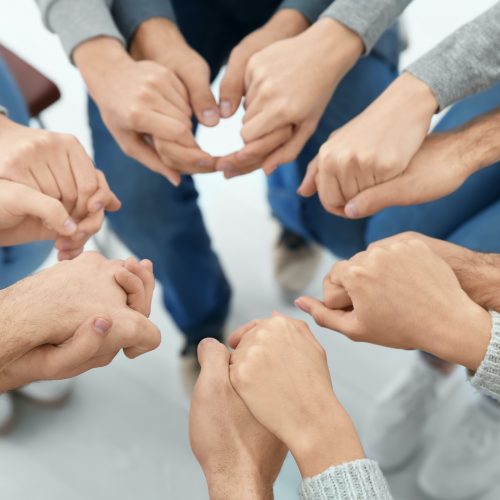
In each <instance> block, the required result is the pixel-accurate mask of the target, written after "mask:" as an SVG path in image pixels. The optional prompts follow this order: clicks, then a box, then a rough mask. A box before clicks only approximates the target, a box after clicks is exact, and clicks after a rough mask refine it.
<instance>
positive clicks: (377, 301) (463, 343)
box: [296, 239, 491, 371]
mask: <svg viewBox="0 0 500 500" xmlns="http://www.w3.org/2000/svg"><path fill="white" fill-rule="evenodd" d="M296 304H297V306H298V307H299V308H300V309H302V310H303V311H305V312H307V313H309V314H311V315H312V316H313V318H314V319H315V321H316V322H317V323H318V324H319V325H320V326H324V327H326V328H329V329H331V330H336V331H339V332H341V333H343V334H345V335H346V336H347V337H349V338H350V339H352V340H355V341H358V342H369V343H373V344H379V345H382V346H386V347H392V348H397V349H419V350H421V351H424V352H428V353H430V354H433V355H435V356H436V357H438V358H440V359H442V360H445V361H448V362H450V363H456V364H460V365H462V366H465V367H466V368H468V369H469V370H472V371H476V370H477V368H478V367H479V365H480V364H481V362H482V360H483V359H484V356H485V353H486V350H487V348H488V345H489V342H490V339H491V317H490V315H489V313H488V312H487V311H486V310H485V309H484V308H482V307H481V306H479V305H478V304H476V303H475V302H474V301H473V300H472V299H471V298H470V297H469V296H468V295H467V293H466V292H465V291H464V289H463V288H462V286H461V284H460V282H459V280H458V278H457V276H456V275H455V273H454V272H453V269H452V268H451V267H450V266H449V265H448V264H447V263H446V262H445V261H444V260H443V259H442V258H441V257H439V256H438V255H437V254H436V253H435V252H434V251H433V250H431V248H430V247H429V246H428V245H427V244H426V243H424V242H423V241H421V240H418V239H409V240H406V241H397V242H393V243H386V244H384V245H377V246H373V247H371V248H370V249H368V250H367V251H366V252H361V253H359V254H357V255H356V256H354V257H353V258H352V259H350V260H349V261H341V262H339V263H337V264H335V265H334V267H333V268H332V270H331V272H330V274H329V275H328V276H327V277H326V278H325V281H324V297H323V301H319V300H317V299H313V298H310V297H301V298H299V299H298V300H297V301H296Z"/></svg>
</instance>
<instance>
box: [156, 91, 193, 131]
mask: <svg viewBox="0 0 500 500" xmlns="http://www.w3.org/2000/svg"><path fill="white" fill-rule="evenodd" d="M179 105H181V106H180V107H179ZM151 109H152V110H154V111H156V112H158V113H160V114H162V115H165V116H169V117H170V118H173V119H174V120H177V121H178V122H180V123H182V124H183V125H185V126H186V127H187V128H188V129H192V128H193V122H192V111H191V108H190V107H189V104H188V103H187V101H182V104H181V102H179V101H178V100H177V99H176V100H175V102H174V101H172V102H169V101H166V100H165V99H163V98H162V97H161V96H158V97H157V99H155V101H154V102H153V103H152V105H151Z"/></svg>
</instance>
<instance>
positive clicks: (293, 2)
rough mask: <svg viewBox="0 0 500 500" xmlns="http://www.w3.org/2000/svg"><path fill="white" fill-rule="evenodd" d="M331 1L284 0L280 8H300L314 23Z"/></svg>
mask: <svg viewBox="0 0 500 500" xmlns="http://www.w3.org/2000/svg"><path fill="white" fill-rule="evenodd" d="M331 3H332V0H283V2H282V3H281V5H280V7H279V8H280V9H294V10H298V11H299V12H300V13H301V14H303V15H304V17H306V18H307V20H308V21H309V22H310V23H311V24H313V23H315V22H316V21H317V20H318V18H319V16H320V14H321V13H322V12H323V11H324V10H325V9H326V8H327V7H328V6H329V5H330V4H331Z"/></svg>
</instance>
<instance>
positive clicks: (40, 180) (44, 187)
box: [29, 165, 61, 200]
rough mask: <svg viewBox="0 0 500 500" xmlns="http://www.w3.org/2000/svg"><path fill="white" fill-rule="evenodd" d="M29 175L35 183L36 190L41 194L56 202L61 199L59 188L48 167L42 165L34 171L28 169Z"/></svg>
mask: <svg viewBox="0 0 500 500" xmlns="http://www.w3.org/2000/svg"><path fill="white" fill-rule="evenodd" d="M29 171H30V174H31V175H32V177H33V179H35V181H36V188H37V189H38V190H40V191H41V192H42V193H43V194H46V195H47V196H50V197H52V198H55V199H56V200H60V199H61V192H60V191H59V186H58V185H57V182H56V180H55V179H54V176H53V175H52V172H51V170H50V168H49V166H48V165H43V166H41V167H37V168H36V169H34V168H30V170H29Z"/></svg>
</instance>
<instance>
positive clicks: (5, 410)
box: [0, 392, 14, 434]
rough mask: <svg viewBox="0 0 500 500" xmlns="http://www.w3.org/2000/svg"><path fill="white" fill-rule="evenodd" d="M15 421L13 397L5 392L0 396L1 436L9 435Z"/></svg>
mask: <svg viewBox="0 0 500 500" xmlns="http://www.w3.org/2000/svg"><path fill="white" fill-rule="evenodd" d="M13 421H14V403H13V401H12V396H11V395H10V394H9V393H8V392H5V393H4V394H0V434H7V432H9V430H10V428H11V427H12V422H13Z"/></svg>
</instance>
